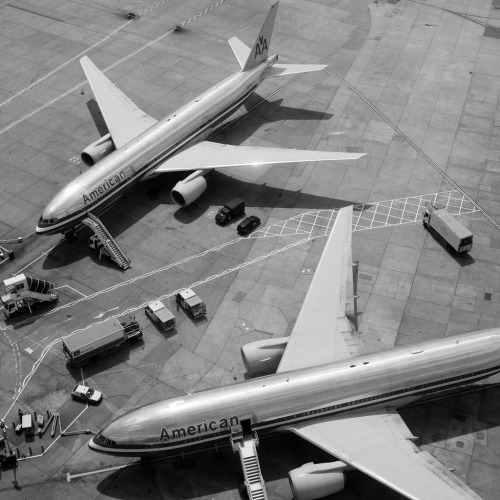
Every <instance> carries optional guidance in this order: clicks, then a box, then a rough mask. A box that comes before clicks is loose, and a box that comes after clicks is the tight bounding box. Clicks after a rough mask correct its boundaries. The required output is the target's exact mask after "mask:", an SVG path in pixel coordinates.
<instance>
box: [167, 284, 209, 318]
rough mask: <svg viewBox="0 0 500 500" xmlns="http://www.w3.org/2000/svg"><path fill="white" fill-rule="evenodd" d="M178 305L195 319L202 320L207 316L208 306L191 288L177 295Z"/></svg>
mask: <svg viewBox="0 0 500 500" xmlns="http://www.w3.org/2000/svg"><path fill="white" fill-rule="evenodd" d="M175 298H176V300H177V304H178V305H180V306H181V307H182V308H183V309H184V310H185V311H186V312H187V313H188V314H190V315H191V317H193V318H201V317H203V316H205V315H206V314H207V306H206V305H205V303H204V302H203V301H202V300H201V299H200V297H198V295H196V294H195V293H194V292H193V290H191V288H186V290H183V291H182V292H179V293H178V294H177V295H176V297H175Z"/></svg>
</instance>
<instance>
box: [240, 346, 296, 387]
mask: <svg viewBox="0 0 500 500" xmlns="http://www.w3.org/2000/svg"><path fill="white" fill-rule="evenodd" d="M289 338H290V337H283V338H277V339H269V340H258V341H257V342H252V343H251V344H246V345H244V346H243V347H242V348H241V357H242V358H243V363H244V364H245V368H246V369H247V372H248V374H249V375H250V376H251V377H255V376H259V377H261V376H263V375H271V374H272V373H276V370H277V369H278V366H279V364H280V361H281V358H282V357H283V353H284V352H285V347H286V345H287V343H288V340H289Z"/></svg>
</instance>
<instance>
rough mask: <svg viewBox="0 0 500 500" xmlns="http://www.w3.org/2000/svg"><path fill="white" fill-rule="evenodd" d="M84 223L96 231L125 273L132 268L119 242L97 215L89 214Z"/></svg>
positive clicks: (111, 256) (110, 255)
mask: <svg viewBox="0 0 500 500" xmlns="http://www.w3.org/2000/svg"><path fill="white" fill-rule="evenodd" d="M82 222H83V223H84V224H85V225H86V226H88V227H90V229H92V231H94V233H95V235H96V236H97V237H98V238H99V240H100V241H101V243H102V244H103V246H104V248H105V249H106V251H107V252H108V254H109V257H110V258H111V259H112V260H114V261H115V262H116V263H117V264H118V265H119V266H120V267H121V268H122V269H123V270H124V271H125V269H128V268H129V267H130V259H129V258H128V257H127V256H126V255H125V252H124V251H123V250H122V248H121V247H120V245H118V242H117V241H116V240H115V239H114V238H113V237H112V236H111V234H110V233H109V231H108V230H107V229H106V228H105V227H104V224H103V223H102V222H101V221H100V220H99V219H98V218H97V217H96V216H95V215H92V214H91V213H88V214H87V217H86V218H85V219H83V220H82Z"/></svg>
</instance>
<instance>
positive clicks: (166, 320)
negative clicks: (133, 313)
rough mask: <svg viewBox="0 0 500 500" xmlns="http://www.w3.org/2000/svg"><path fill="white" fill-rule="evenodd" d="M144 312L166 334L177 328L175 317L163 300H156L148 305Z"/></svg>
mask: <svg viewBox="0 0 500 500" xmlns="http://www.w3.org/2000/svg"><path fill="white" fill-rule="evenodd" d="M144 311H145V313H146V316H148V317H149V319H150V320H151V321H152V322H153V323H155V324H156V325H157V326H158V328H159V329H160V330H163V331H164V332H166V331H168V330H170V329H172V328H175V316H174V315H173V314H172V312H170V311H169V309H168V308H167V306H166V305H165V304H164V303H163V302H162V301H161V300H155V301H154V302H151V303H150V304H148V305H147V306H146V307H145V308H144Z"/></svg>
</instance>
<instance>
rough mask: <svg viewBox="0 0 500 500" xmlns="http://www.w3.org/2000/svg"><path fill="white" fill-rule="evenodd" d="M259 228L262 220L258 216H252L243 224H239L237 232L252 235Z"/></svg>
mask: <svg viewBox="0 0 500 500" xmlns="http://www.w3.org/2000/svg"><path fill="white" fill-rule="evenodd" d="M257 226H260V219H259V218H258V217H257V216H256V215H250V217H247V218H246V219H245V220H244V221H243V222H242V223H241V224H238V227H237V228H236V230H237V231H238V233H240V234H242V235H245V234H248V233H251V232H252V231H253V230H254V229H255V228H256V227H257Z"/></svg>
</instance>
